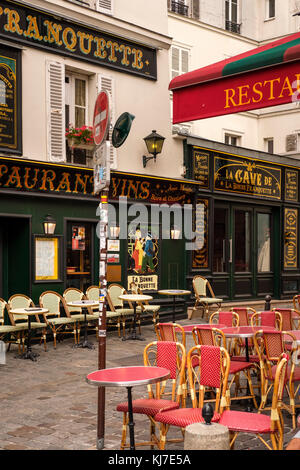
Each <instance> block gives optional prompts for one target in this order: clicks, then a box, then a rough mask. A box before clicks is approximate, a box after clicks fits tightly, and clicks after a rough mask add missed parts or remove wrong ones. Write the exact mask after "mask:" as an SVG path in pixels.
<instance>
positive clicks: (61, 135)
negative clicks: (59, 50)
mask: <svg viewBox="0 0 300 470" xmlns="http://www.w3.org/2000/svg"><path fill="white" fill-rule="evenodd" d="M46 67H47V123H48V129H47V155H48V160H49V161H53V162H62V161H65V159H66V149H65V147H66V142H65V113H64V107H65V68H64V64H63V63H60V62H54V61H53V62H52V61H51V62H48V61H47V63H46Z"/></svg>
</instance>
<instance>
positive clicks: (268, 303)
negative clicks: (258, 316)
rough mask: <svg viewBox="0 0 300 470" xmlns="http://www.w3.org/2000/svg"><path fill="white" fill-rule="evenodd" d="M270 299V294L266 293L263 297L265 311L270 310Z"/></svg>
mask: <svg viewBox="0 0 300 470" xmlns="http://www.w3.org/2000/svg"><path fill="white" fill-rule="evenodd" d="M271 299H272V297H271V296H270V295H266V297H265V311H269V310H271Z"/></svg>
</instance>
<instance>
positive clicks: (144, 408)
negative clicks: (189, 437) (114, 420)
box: [117, 341, 186, 450]
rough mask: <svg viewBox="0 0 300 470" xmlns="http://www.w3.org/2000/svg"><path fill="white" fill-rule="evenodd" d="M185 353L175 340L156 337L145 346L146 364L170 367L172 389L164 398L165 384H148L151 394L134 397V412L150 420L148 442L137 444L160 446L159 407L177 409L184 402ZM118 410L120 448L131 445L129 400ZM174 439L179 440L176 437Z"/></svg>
mask: <svg viewBox="0 0 300 470" xmlns="http://www.w3.org/2000/svg"><path fill="white" fill-rule="evenodd" d="M185 364H186V353H185V347H184V346H183V344H182V343H178V342H174V341H153V342H151V343H150V344H148V345H147V346H146V347H145V349H144V365H145V366H157V367H164V368H166V369H169V370H170V378H169V379H167V382H168V386H169V389H170V394H171V395H170V399H169V400H166V399H164V398H162V390H163V389H164V387H165V384H163V385H162V384H161V383H158V384H155V385H153V386H152V385H148V398H140V399H137V400H133V402H132V407H133V413H138V414H143V415H146V416H147V417H148V418H149V420H150V440H149V441H146V442H138V443H136V446H143V445H147V446H151V448H153V447H154V446H155V445H156V446H157V447H158V448H160V439H158V437H157V436H156V432H155V430H156V419H155V416H156V414H157V413H159V412H160V411H162V410H164V409H167V410H175V409H177V408H179V406H180V404H181V403H183V405H184V406H185V399H184V394H183V390H182V384H183V382H184V379H185ZM117 411H120V412H122V413H123V428H122V440H121V450H123V449H124V448H125V447H128V444H126V435H127V425H128V402H124V403H120V404H119V405H118V406H117ZM175 442H178V440H177V439H176V440H175Z"/></svg>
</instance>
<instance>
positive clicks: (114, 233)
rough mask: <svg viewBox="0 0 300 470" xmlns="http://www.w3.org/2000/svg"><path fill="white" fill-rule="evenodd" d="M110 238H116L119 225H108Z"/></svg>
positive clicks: (118, 232)
mask: <svg viewBox="0 0 300 470" xmlns="http://www.w3.org/2000/svg"><path fill="white" fill-rule="evenodd" d="M109 233H110V238H118V236H119V234H120V227H119V226H118V225H113V226H111V227H109Z"/></svg>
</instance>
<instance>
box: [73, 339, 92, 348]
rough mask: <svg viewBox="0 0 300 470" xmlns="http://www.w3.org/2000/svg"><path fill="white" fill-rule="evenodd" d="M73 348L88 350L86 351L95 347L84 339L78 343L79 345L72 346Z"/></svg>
mask: <svg viewBox="0 0 300 470" xmlns="http://www.w3.org/2000/svg"><path fill="white" fill-rule="evenodd" d="M73 347H74V348H88V349H95V346H94V345H93V343H90V342H89V341H87V340H86V339H85V340H83V341H80V343H78V344H74V346H73Z"/></svg>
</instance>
